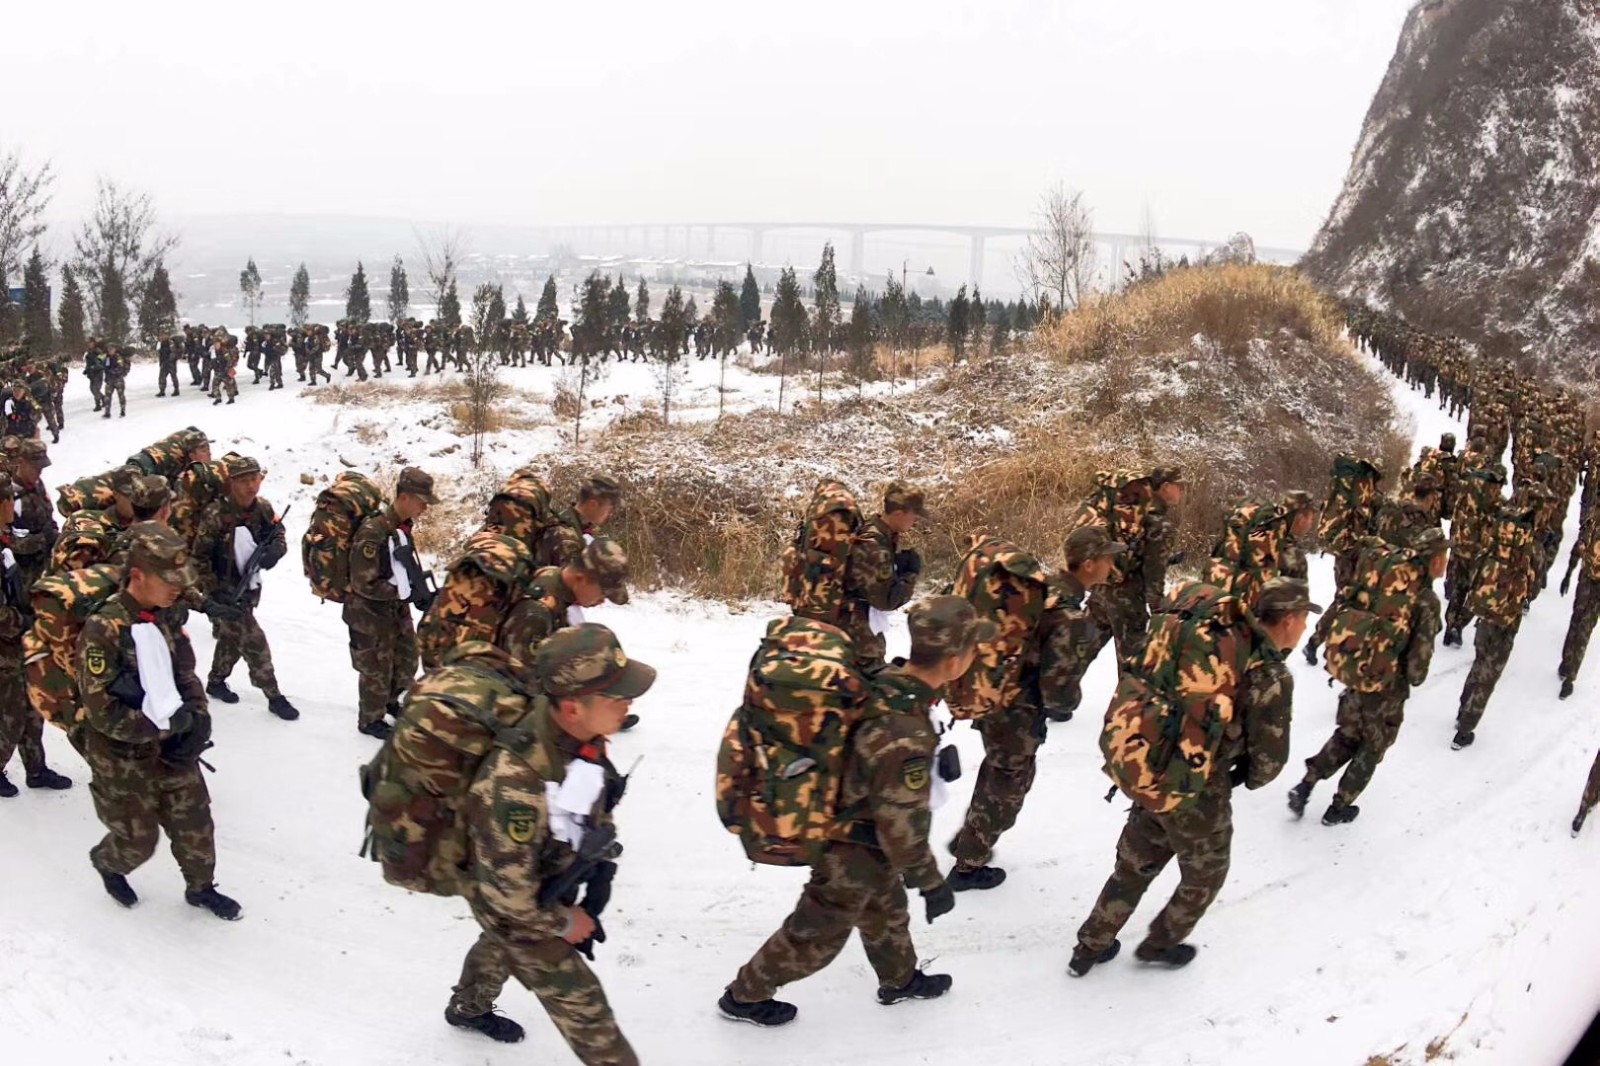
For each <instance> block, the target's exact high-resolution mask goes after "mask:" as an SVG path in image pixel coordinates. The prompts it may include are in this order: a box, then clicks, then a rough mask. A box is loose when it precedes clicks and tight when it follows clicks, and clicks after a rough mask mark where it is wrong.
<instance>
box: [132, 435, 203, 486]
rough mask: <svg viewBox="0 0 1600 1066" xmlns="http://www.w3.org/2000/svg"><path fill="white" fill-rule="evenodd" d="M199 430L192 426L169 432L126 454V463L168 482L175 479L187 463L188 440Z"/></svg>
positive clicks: (186, 466)
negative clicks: (146, 445) (151, 442)
mask: <svg viewBox="0 0 1600 1066" xmlns="http://www.w3.org/2000/svg"><path fill="white" fill-rule="evenodd" d="M198 432H200V431H199V429H197V428H196V427H194V426H190V427H189V428H188V429H180V430H178V431H177V432H176V433H169V434H167V435H166V436H165V437H162V438H161V439H160V440H158V441H156V442H155V443H154V444H152V445H150V446H149V447H148V448H142V449H140V450H139V451H137V452H134V453H133V454H132V455H130V456H128V465H129V466H136V467H138V468H139V470H140V472H141V473H144V474H159V475H160V476H162V477H164V478H166V479H167V480H168V481H169V482H170V481H176V480H177V479H178V477H179V476H180V475H181V474H182V473H183V472H184V470H185V469H187V468H188V465H189V440H190V439H191V437H192V435H193V434H195V433H198Z"/></svg>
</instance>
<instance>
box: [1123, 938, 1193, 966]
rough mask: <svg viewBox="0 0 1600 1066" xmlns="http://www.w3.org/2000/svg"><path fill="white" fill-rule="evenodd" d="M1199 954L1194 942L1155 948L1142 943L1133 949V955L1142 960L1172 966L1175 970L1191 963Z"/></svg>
mask: <svg viewBox="0 0 1600 1066" xmlns="http://www.w3.org/2000/svg"><path fill="white" fill-rule="evenodd" d="M1198 954H1200V952H1199V950H1198V949H1197V948H1195V947H1194V945H1192V944H1174V945H1172V946H1171V947H1170V948H1153V947H1150V946H1149V945H1148V944H1140V945H1139V946H1138V947H1136V948H1134V949H1133V957H1134V958H1136V959H1138V960H1139V961H1140V962H1149V963H1154V964H1156V965H1158V966H1170V967H1172V968H1173V969H1174V970H1176V969H1178V968H1180V967H1183V966H1187V965H1189V964H1190V963H1191V962H1193V961H1194V957H1195V956H1196V955H1198Z"/></svg>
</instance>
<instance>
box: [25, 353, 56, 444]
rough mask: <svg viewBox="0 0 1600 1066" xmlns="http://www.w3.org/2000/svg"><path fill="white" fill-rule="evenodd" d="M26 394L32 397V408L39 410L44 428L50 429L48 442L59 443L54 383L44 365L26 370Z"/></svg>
mask: <svg viewBox="0 0 1600 1066" xmlns="http://www.w3.org/2000/svg"><path fill="white" fill-rule="evenodd" d="M28 395H29V396H31V397H33V407H34V410H36V411H38V412H39V417H41V418H43V419H44V425H45V428H46V429H48V430H49V431H50V443H51V444H59V443H61V426H60V424H59V423H58V422H57V421H56V405H55V384H54V382H52V381H51V380H50V377H49V376H48V375H47V374H46V372H45V368H44V367H42V366H36V367H34V368H33V369H32V370H30V371H29V372H28Z"/></svg>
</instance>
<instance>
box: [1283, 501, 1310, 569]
mask: <svg viewBox="0 0 1600 1066" xmlns="http://www.w3.org/2000/svg"><path fill="white" fill-rule="evenodd" d="M1280 506H1281V507H1282V508H1283V510H1284V513H1285V521H1286V522H1287V528H1286V529H1285V530H1284V531H1283V538H1282V540H1280V541H1279V542H1278V576H1280V577H1292V578H1295V579H1297V580H1300V581H1304V580H1306V576H1307V574H1308V573H1309V572H1310V569H1311V565H1310V562H1309V561H1308V560H1307V559H1306V549H1305V546H1304V545H1305V542H1306V541H1307V540H1308V539H1309V538H1310V536H1311V531H1312V530H1313V529H1315V528H1316V525H1317V505H1316V501H1315V500H1313V499H1312V498H1311V494H1310V493H1309V492H1305V491H1304V490H1301V489H1291V490H1290V491H1288V492H1286V493H1284V494H1283V501H1282V503H1281V504H1280Z"/></svg>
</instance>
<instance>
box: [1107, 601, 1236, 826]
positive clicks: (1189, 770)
mask: <svg viewBox="0 0 1600 1066" xmlns="http://www.w3.org/2000/svg"><path fill="white" fill-rule="evenodd" d="M1248 624H1249V615H1248V613H1247V612H1246V611H1245V610H1244V609H1243V607H1242V606H1241V605H1240V604H1239V601H1237V600H1236V599H1234V598H1233V597H1232V596H1229V595H1227V594H1226V593H1224V592H1223V591H1222V590H1221V589H1219V588H1217V587H1216V586H1214V585H1207V584H1205V583H1203V582H1199V581H1189V582H1185V583H1184V584H1181V585H1179V586H1178V587H1177V588H1175V589H1173V590H1172V592H1171V594H1170V595H1169V596H1168V597H1167V601H1166V602H1165V603H1163V604H1162V606H1161V609H1160V610H1159V611H1158V612H1157V613H1156V614H1155V616H1154V617H1153V618H1152V619H1151V623H1150V637H1149V640H1148V641H1147V642H1146V644H1145V649H1144V657H1143V659H1141V660H1140V661H1139V662H1138V663H1137V664H1136V665H1135V667H1134V669H1131V670H1127V671H1124V672H1123V675H1122V678H1121V680H1120V681H1118V683H1117V691H1116V693H1115V694H1114V695H1113V696H1112V697H1111V706H1110V707H1109V708H1108V709H1107V710H1106V720H1105V729H1104V731H1103V732H1102V733H1101V734H1100V751H1101V753H1102V754H1103V755H1104V756H1105V771H1106V774H1107V776H1109V777H1110V778H1111V780H1112V781H1113V782H1115V783H1116V786H1117V788H1118V789H1120V790H1121V791H1122V793H1123V795H1125V796H1127V797H1128V798H1129V799H1130V800H1132V801H1133V802H1134V803H1137V804H1138V805H1139V806H1141V807H1143V808H1144V809H1145V810H1148V811H1150V812H1152V813H1154V814H1166V813H1168V812H1171V811H1175V810H1178V809H1179V808H1181V807H1183V806H1184V805H1185V804H1187V803H1189V802H1191V801H1192V800H1193V799H1194V798H1195V797H1196V796H1198V795H1199V794H1200V792H1201V790H1203V789H1204V788H1205V786H1206V782H1207V781H1209V780H1210V779H1211V775H1212V773H1213V772H1214V771H1215V770H1216V769H1217V767H1216V757H1217V750H1218V748H1220V747H1221V746H1222V738H1223V734H1224V733H1225V732H1226V730H1227V728H1228V724H1229V723H1230V722H1231V721H1233V704H1234V695H1235V693H1236V692H1237V691H1238V688H1239V683H1240V682H1241V681H1242V680H1243V678H1244V671H1245V667H1246V666H1247V665H1248V662H1249V655H1250V648H1251V642H1250V641H1249V640H1248V639H1246V637H1245V635H1244V634H1243V632H1242V631H1241V630H1242V627H1243V626H1245V625H1248Z"/></svg>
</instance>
